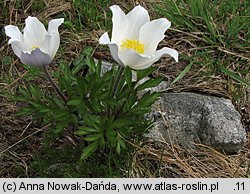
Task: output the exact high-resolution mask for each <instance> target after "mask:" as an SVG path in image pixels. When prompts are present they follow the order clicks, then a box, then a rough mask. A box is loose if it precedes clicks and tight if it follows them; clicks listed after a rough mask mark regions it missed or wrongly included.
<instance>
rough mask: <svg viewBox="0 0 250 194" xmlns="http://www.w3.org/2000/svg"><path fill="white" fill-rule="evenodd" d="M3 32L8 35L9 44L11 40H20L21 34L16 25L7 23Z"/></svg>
mask: <svg viewBox="0 0 250 194" xmlns="http://www.w3.org/2000/svg"><path fill="white" fill-rule="evenodd" d="M4 30H5V34H6V35H7V36H8V37H10V40H9V42H8V43H9V44H10V43H12V42H13V41H20V42H22V39H23V34H22V33H21V32H20V30H19V29H18V27H17V26H13V25H8V26H5V27H4Z"/></svg>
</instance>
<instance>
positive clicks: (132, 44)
mask: <svg viewBox="0 0 250 194" xmlns="http://www.w3.org/2000/svg"><path fill="white" fill-rule="evenodd" d="M121 48H122V49H133V50H134V51H136V52H137V53H139V54H143V53H144V49H145V45H144V44H141V43H140V41H139V40H135V39H134V40H133V39H126V40H125V41H122V44H121Z"/></svg>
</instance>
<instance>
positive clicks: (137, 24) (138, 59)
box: [99, 5, 178, 69]
mask: <svg viewBox="0 0 250 194" xmlns="http://www.w3.org/2000/svg"><path fill="white" fill-rule="evenodd" d="M110 9H111V11H112V14H113V18H112V22H113V29H112V38H111V40H110V38H109V36H108V33H107V32H105V33H104V34H103V35H102V36H101V37H100V39H99V43H100V44H107V45H108V46H109V48H110V52H111V55H112V57H113V58H114V60H115V61H116V62H117V63H118V64H120V65H124V66H126V65H127V66H130V67H131V68H132V69H145V68H147V67H149V66H151V65H152V64H153V63H154V62H156V61H158V60H159V59H160V58H161V57H162V56H164V55H170V56H171V57H173V58H174V59H175V61H176V62H177V61H178V52H177V51H176V50H174V49H171V48H167V47H164V48H162V49H160V50H156V49H157V46H158V44H159V42H160V41H162V40H163V39H164V37H165V36H164V33H165V31H166V30H167V29H168V28H169V27H170V25H171V23H170V22H169V21H168V20H167V19H166V18H160V19H156V20H153V21H150V18H149V14H148V11H147V10H146V9H144V8H143V7H142V6H140V5H138V6H136V7H135V8H134V9H133V10H132V11H130V12H129V13H128V14H127V15H126V14H125V13H124V12H123V11H122V10H121V8H120V7H119V6H117V5H113V6H111V7H110Z"/></svg>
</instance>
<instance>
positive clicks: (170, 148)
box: [130, 140, 250, 178]
mask: <svg viewBox="0 0 250 194" xmlns="http://www.w3.org/2000/svg"><path fill="white" fill-rule="evenodd" d="M134 146H135V148H136V152H135V154H134V160H133V161H134V162H133V168H132V171H131V173H130V176H131V177H168V178H184V177H188V178H226V177H227V178H233V177H238V178H239V177H246V178H247V177H250V174H249V170H250V152H249V146H247V147H245V148H244V149H243V150H242V151H241V152H240V153H239V154H235V155H230V156H228V155H225V154H223V153H220V152H218V151H216V150H215V149H213V148H211V147H208V146H206V145H201V144H196V147H197V149H195V150H194V149H184V148H182V147H179V146H177V145H172V144H169V143H167V142H165V141H161V142H154V141H152V140H147V141H145V142H143V143H142V145H141V146H136V145H134Z"/></svg>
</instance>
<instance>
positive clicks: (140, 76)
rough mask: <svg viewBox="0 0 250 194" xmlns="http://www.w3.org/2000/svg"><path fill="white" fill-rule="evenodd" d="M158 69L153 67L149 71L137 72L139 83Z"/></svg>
mask: <svg viewBox="0 0 250 194" xmlns="http://www.w3.org/2000/svg"><path fill="white" fill-rule="evenodd" d="M156 69H157V67H152V66H151V67H149V68H147V69H143V70H137V82H138V81H140V80H141V79H143V78H144V77H146V76H148V75H150V74H152V73H153V72H154V71H155V70H156Z"/></svg>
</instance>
